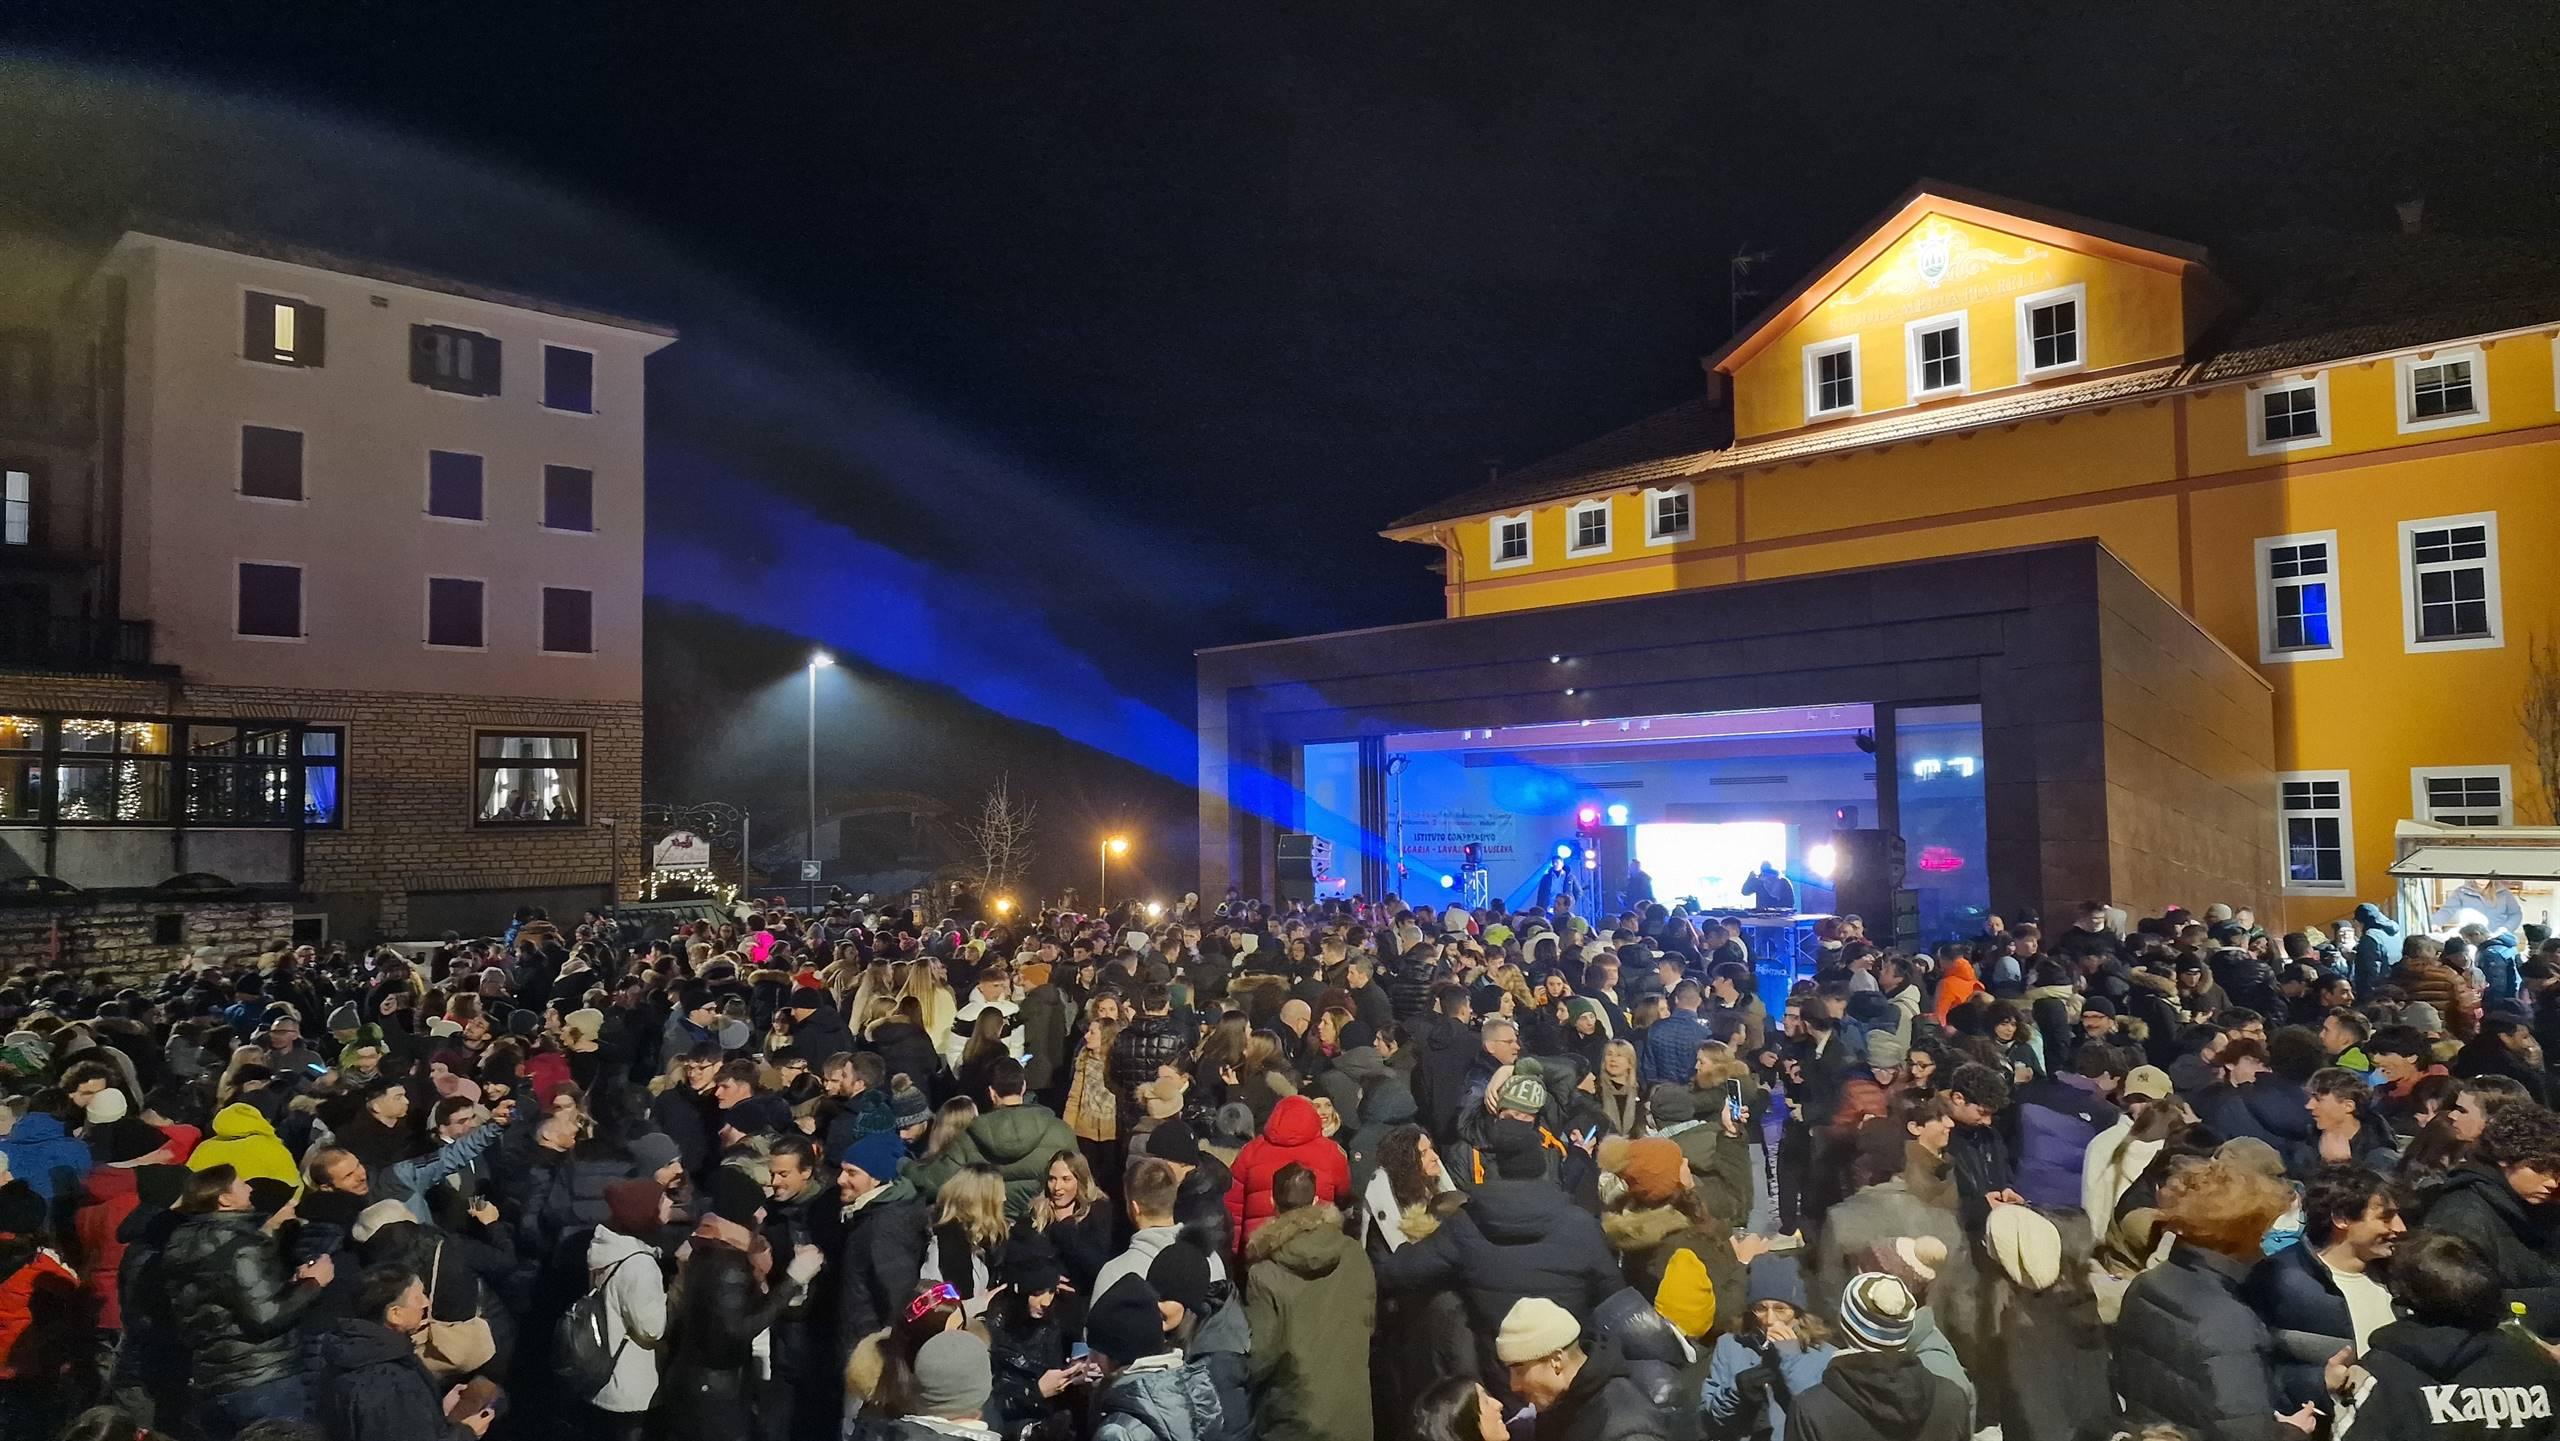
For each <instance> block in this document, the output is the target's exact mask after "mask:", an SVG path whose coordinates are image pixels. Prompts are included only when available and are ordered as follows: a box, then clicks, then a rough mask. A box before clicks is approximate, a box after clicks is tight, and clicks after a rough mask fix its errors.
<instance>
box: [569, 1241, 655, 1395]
mask: <svg viewBox="0 0 2560 1441" xmlns="http://www.w3.org/2000/svg"><path fill="white" fill-rule="evenodd" d="M632 1257H636V1258H638V1259H636V1260H631V1261H630V1263H629V1264H628V1265H624V1264H621V1263H622V1262H623V1261H624V1260H625V1259H626V1258H632ZM608 1267H612V1268H614V1270H613V1275H612V1278H611V1279H610V1280H608V1281H607V1282H606V1283H605V1293H604V1330H605V1336H606V1337H607V1339H608V1341H609V1343H610V1344H611V1345H613V1346H614V1347H616V1348H617V1349H618V1354H617V1355H616V1357H615V1358H614V1363H613V1379H612V1380H610V1381H608V1382H606V1383H605V1386H604V1389H603V1390H601V1391H598V1392H597V1393H596V1397H595V1407H596V1409H597V1410H599V1411H612V1412H615V1413H617V1414H621V1415H629V1414H631V1413H634V1412H639V1411H646V1410H648V1409H649V1403H650V1402H651V1401H653V1400H655V1399H657V1395H658V1352H657V1350H656V1349H655V1348H656V1347H658V1346H659V1345H660V1344H661V1343H663V1342H664V1341H665V1339H666V1334H667V1278H666V1276H665V1274H664V1273H662V1272H661V1271H659V1269H658V1261H657V1255H656V1252H655V1251H654V1250H653V1248H651V1247H650V1246H649V1245H648V1244H647V1243H646V1242H642V1241H636V1240H633V1239H632V1238H631V1237H629V1236H626V1235H624V1234H622V1233H621V1232H620V1231H617V1230H614V1229H613V1228H612V1227H610V1226H598V1227H596V1233H595V1239H594V1240H592V1241H589V1242H588V1243H587V1272H588V1274H589V1275H590V1276H593V1275H597V1274H600V1273H602V1272H603V1271H604V1270H605V1269H606V1268H608ZM626 1339H628V1340H629V1342H630V1344H628V1345H625V1344H623V1343H624V1341H625V1340H626Z"/></svg>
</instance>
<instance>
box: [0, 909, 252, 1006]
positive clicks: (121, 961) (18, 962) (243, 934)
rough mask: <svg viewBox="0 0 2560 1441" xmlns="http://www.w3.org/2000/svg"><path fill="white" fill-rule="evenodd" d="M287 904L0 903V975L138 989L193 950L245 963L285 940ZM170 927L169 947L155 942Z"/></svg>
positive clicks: (169, 968)
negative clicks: (28, 974) (70, 978)
mask: <svg viewBox="0 0 2560 1441" xmlns="http://www.w3.org/2000/svg"><path fill="white" fill-rule="evenodd" d="M293 912H294V906H293V903H292V902H291V901H280V900H220V901H180V900H102V901H89V902H83V903H80V904H76V905H67V906H62V905H23V906H18V905H13V906H0V971H10V972H14V971H17V970H18V969H20V968H21V967H25V966H38V967H42V968H44V969H47V970H53V969H60V970H65V971H72V972H77V973H81V974H95V975H99V976H101V977H103V978H104V979H106V980H108V981H111V982H113V983H115V984H118V985H141V984H145V983H147V982H150V981H153V980H156V979H158V978H159V977H160V976H162V975H165V974H167V973H168V972H170V971H173V970H176V969H177V968H178V967H180V966H182V965H185V964H186V962H187V959H188V957H190V956H192V955H194V954H195V953H196V951H197V950H199V949H210V950H212V951H214V952H216V953H217V954H219V955H220V956H222V957H223V958H224V959H225V960H230V959H235V958H238V959H246V958H248V957H251V956H255V955H257V954H258V953H259V952H260V951H262V950H265V949H266V948H267V947H268V946H269V945H271V944H273V943H275V942H278V941H284V940H288V939H290V938H291V937H292V935H293ZM164 922H165V923H169V924H171V925H173V927H174V932H175V935H176V937H177V939H176V940H175V942H170V941H165V940H161V939H159V936H160V935H161V934H163V931H162V927H163V924H164Z"/></svg>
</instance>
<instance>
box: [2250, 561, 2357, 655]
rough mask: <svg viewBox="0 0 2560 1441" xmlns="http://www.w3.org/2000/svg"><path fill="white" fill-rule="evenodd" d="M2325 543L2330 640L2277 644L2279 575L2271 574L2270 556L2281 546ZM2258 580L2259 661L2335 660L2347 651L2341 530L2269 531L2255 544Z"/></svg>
mask: <svg viewBox="0 0 2560 1441" xmlns="http://www.w3.org/2000/svg"><path fill="white" fill-rule="evenodd" d="M2314 544H2317V545H2326V546H2327V547H2329V580H2328V585H2329V643H2328V644H2327V645H2325V646H2313V647H2306V648H2304V649H2301V650H2279V649H2277V648H2276V578H2275V577H2274V576H2273V575H2270V574H2268V566H2269V564H2270V559H2269V557H2270V556H2271V555H2272V553H2273V552H2274V551H2275V549H2276V547H2278V546H2285V545H2314ZM2256 557H2257V559H2256V566H2257V571H2256V573H2257V582H2258V663H2259V664H2261V665H2293V664H2296V663H2298V662H2301V661H2307V660H2336V659H2338V658H2339V657H2340V656H2343V655H2345V654H2346V653H2347V637H2346V632H2345V631H2344V629H2342V628H2341V627H2340V625H2339V623H2338V618H2339V610H2338V572H2339V569H2340V567H2339V565H2338V533H2337V532H2336V531H2334V530H2306V531H2298V532H2296V533H2295V534H2292V535H2269V536H2261V537H2259V539H2258V543H2257V548H2256Z"/></svg>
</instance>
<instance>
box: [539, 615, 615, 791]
mask: <svg viewBox="0 0 2560 1441" xmlns="http://www.w3.org/2000/svg"><path fill="white" fill-rule="evenodd" d="M555 590H574V591H577V592H579V593H580V594H582V595H584V596H585V597H586V598H587V648H586V649H585V650H553V649H551V648H550V647H549V646H548V645H546V644H544V642H546V641H548V640H550V639H551V637H550V636H549V635H547V634H546V633H545V630H546V627H547V624H548V616H547V614H546V611H545V607H546V606H547V605H548V604H549V602H548V601H547V600H546V599H545V593H546V592H549V591H555ZM533 645H534V652H535V654H537V655H547V656H558V657H560V658H562V659H568V660H593V659H595V658H596V656H597V655H598V654H600V653H601V652H602V651H603V649H604V648H603V647H602V646H601V645H599V644H597V642H596V593H595V590H594V588H593V587H590V586H583V585H545V586H536V587H535V588H534V592H533ZM580 754H582V755H583V754H584V748H583V747H581V748H580Z"/></svg>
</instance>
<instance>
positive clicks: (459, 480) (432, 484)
mask: <svg viewBox="0 0 2560 1441" xmlns="http://www.w3.org/2000/svg"><path fill="white" fill-rule="evenodd" d="M481 470H482V461H481V459H480V457H478V456H476V455H473V454H471V453H470V452H468V451H461V450H430V451H428V452H427V514H429V515H432V516H434V517H436V518H437V519H439V520H486V519H488V514H487V512H486V511H484V510H483V509H482V508H481V497H480V488H481V487H480V478H481Z"/></svg>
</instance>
